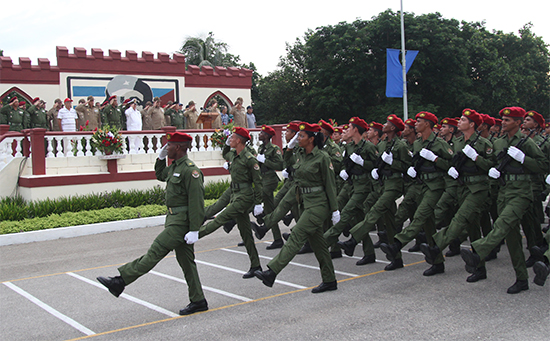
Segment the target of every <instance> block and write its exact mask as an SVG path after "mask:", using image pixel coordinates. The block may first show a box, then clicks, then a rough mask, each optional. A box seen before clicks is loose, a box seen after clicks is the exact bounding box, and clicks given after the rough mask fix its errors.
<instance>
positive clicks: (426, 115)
mask: <svg viewBox="0 0 550 341" xmlns="http://www.w3.org/2000/svg"><path fill="white" fill-rule="evenodd" d="M415 118H416V119H417V120H418V119H419V118H422V119H424V120H428V121H432V122H433V123H434V124H437V121H438V119H437V116H435V115H434V114H432V113H431V112H427V111H421V112H419V113H418V114H416V117H415Z"/></svg>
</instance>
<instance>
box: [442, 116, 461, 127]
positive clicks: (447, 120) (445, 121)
mask: <svg viewBox="0 0 550 341" xmlns="http://www.w3.org/2000/svg"><path fill="white" fill-rule="evenodd" d="M441 124H447V125H450V126H453V127H457V126H458V122H457V121H456V120H455V119H454V118H449V117H445V118H444V119H442V120H441Z"/></svg>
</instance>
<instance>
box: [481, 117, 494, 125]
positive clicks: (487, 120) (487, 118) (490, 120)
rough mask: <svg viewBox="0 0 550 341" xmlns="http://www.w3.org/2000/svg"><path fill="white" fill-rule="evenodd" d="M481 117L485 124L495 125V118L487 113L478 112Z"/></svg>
mask: <svg viewBox="0 0 550 341" xmlns="http://www.w3.org/2000/svg"><path fill="white" fill-rule="evenodd" d="M480 115H481V117H482V118H483V123H485V124H487V125H488V126H489V127H492V126H494V125H495V119H494V118H492V117H491V116H489V115H487V114H480Z"/></svg>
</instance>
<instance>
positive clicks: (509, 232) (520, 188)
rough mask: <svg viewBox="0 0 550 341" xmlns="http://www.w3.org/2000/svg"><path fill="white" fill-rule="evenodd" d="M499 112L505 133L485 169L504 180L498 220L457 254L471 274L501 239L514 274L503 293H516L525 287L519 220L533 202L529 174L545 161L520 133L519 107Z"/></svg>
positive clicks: (540, 170)
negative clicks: (492, 163)
mask: <svg viewBox="0 0 550 341" xmlns="http://www.w3.org/2000/svg"><path fill="white" fill-rule="evenodd" d="M500 115H501V116H502V131H503V133H505V135H504V136H503V137H501V138H499V139H497V140H495V143H494V150H495V151H494V152H495V153H496V155H497V158H498V159H499V160H500V163H499V165H498V167H496V168H495V167H493V168H491V169H490V170H489V176H490V177H491V178H493V179H501V180H499V181H501V183H502V182H504V185H503V186H502V187H501V188H500V191H499V194H498V206H499V215H498V219H497V220H496V221H495V222H494V224H493V230H492V231H491V232H489V234H488V235H487V236H485V237H484V238H481V239H478V240H476V241H474V242H472V244H471V247H472V249H471V250H468V249H462V250H461V251H460V255H461V256H462V259H463V260H464V262H465V263H466V270H467V271H468V272H470V273H474V272H475V271H476V269H478V267H479V266H480V264H481V260H482V259H484V258H485V257H486V256H487V255H488V254H489V253H490V252H491V251H492V250H493V249H494V248H495V247H496V246H497V245H499V244H500V241H501V240H502V239H504V238H505V239H506V245H507V246H508V251H509V252H510V258H511V259H512V264H513V266H514V270H515V273H516V282H515V283H514V284H513V285H512V286H511V287H509V288H508V291H507V292H508V293H509V294H517V293H519V292H521V291H523V290H528V289H529V283H528V282H527V279H528V277H529V275H528V273H527V267H526V265H525V255H524V254H523V250H522V238H521V234H520V230H519V223H520V221H521V218H522V216H523V214H524V213H525V211H527V209H528V208H529V205H530V204H531V202H532V201H533V191H532V190H531V181H532V179H533V174H535V175H536V174H540V173H544V172H547V171H548V166H549V162H548V160H546V158H545V157H544V154H543V153H542V151H541V150H540V149H539V148H538V147H537V145H536V143H535V142H534V141H533V140H532V139H530V138H527V137H523V136H522V135H521V131H520V127H521V124H522V123H523V118H524V116H525V110H524V109H523V108H520V107H507V108H504V109H502V110H501V111H500ZM499 156H500V157H499Z"/></svg>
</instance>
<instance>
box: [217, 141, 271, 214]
mask: <svg viewBox="0 0 550 341" xmlns="http://www.w3.org/2000/svg"><path fill="white" fill-rule="evenodd" d="M222 155H223V158H224V159H226V160H228V161H229V162H230V166H229V172H230V173H231V185H232V186H239V185H240V184H245V183H246V184H254V204H255V205H260V204H261V203H262V175H261V173H260V165H259V164H258V160H256V158H255V157H254V155H252V153H250V152H249V151H248V150H247V148H245V149H243V150H242V151H241V153H240V154H237V151H235V150H232V149H231V148H230V147H229V146H227V145H225V146H224V147H223V154H222Z"/></svg>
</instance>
